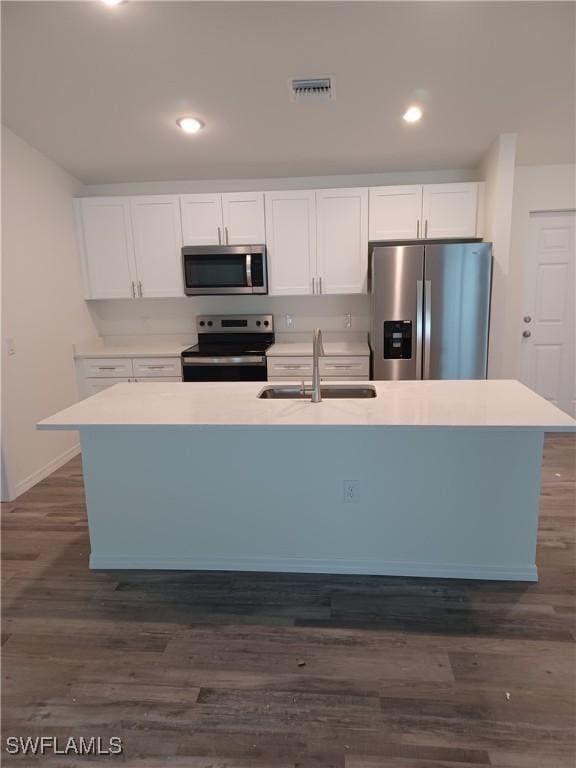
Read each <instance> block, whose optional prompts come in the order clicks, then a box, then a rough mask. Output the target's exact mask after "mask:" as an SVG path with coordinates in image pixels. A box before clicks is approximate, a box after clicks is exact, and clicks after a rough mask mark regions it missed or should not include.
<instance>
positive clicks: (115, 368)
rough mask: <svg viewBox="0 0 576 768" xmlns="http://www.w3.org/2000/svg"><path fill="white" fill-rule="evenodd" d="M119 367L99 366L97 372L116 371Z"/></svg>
mask: <svg viewBox="0 0 576 768" xmlns="http://www.w3.org/2000/svg"><path fill="white" fill-rule="evenodd" d="M120 367H121V366H118V365H99V366H98V370H99V371H116V370H117V369H118V368H120Z"/></svg>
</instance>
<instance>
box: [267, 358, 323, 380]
mask: <svg viewBox="0 0 576 768" xmlns="http://www.w3.org/2000/svg"><path fill="white" fill-rule="evenodd" d="M267 365H268V378H270V377H272V376H274V377H276V378H278V377H283V378H290V377H295V378H298V377H300V378H301V377H302V376H312V358H311V357H269V358H268V360H267Z"/></svg>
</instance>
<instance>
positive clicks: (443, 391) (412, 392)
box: [37, 380, 576, 432]
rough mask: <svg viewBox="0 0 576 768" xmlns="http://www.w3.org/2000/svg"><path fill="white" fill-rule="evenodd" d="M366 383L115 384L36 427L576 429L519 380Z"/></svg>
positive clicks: (572, 421) (569, 421) (563, 414)
mask: <svg viewBox="0 0 576 768" xmlns="http://www.w3.org/2000/svg"><path fill="white" fill-rule="evenodd" d="M292 384H293V383H292ZM346 384H348V385H349V384H350V382H346ZM366 384H369V385H371V386H374V387H375V389H376V392H377V396H376V397H375V398H370V399H362V400H360V399H359V400H355V399H354V400H353V399H339V400H337V399H325V400H323V401H322V402H321V403H311V402H310V400H263V399H259V398H258V394H259V393H260V391H261V390H262V389H263V388H264V387H266V386H270V384H269V383H267V382H223V383H216V382H209V383H200V382H198V383H196V382H195V383H139V384H116V385H115V386H113V387H110V388H108V389H106V390H104V391H103V392H100V393H98V394H97V395H94V396H92V397H89V398H87V399H86V400H82V401H80V402H79V403H76V404H75V405H73V406H71V407H70V408H66V409H65V410H63V411H60V412H59V413H57V414H55V415H54V416H50V417H49V418H46V419H44V420H43V421H41V422H39V424H38V425H37V426H38V428H39V429H45V430H53V429H62V430H71V429H83V428H93V427H94V428H98V427H139V426H142V427H150V426H157V427H188V428H193V427H208V426H219V427H225V426H254V427H258V426H262V427H270V426H298V427H318V426H326V427H328V426H342V427H350V426H362V427H391V428H400V427H412V428H425V427H433V428H480V429H482V428H489V429H531V430H536V431H541V432H574V431H576V421H575V420H574V419H572V418H571V417H570V416H568V415H567V414H566V413H564V412H563V411H561V410H559V409H558V408H556V406H554V405H552V404H551V403H549V402H548V401H546V400H545V399H544V398H542V397H540V396H539V395H537V394H536V393H535V392H533V391H531V390H530V389H528V387H525V386H524V385H523V384H520V383H519V382H518V381H511V380H488V381H371V382H366Z"/></svg>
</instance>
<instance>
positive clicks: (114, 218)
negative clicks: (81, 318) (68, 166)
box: [76, 197, 134, 299]
mask: <svg viewBox="0 0 576 768" xmlns="http://www.w3.org/2000/svg"><path fill="white" fill-rule="evenodd" d="M76 212H77V217H78V229H79V239H80V253H81V260H82V274H83V278H84V289H85V296H86V298H87V299H125V298H130V297H131V296H132V295H133V281H134V277H133V273H134V247H133V242H132V229H131V226H130V202H129V198H126V197H86V198H82V199H80V200H77V201H76Z"/></svg>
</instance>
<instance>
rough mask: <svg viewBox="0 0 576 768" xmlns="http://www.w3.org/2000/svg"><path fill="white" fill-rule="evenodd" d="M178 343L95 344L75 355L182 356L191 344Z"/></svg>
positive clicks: (79, 349)
mask: <svg viewBox="0 0 576 768" xmlns="http://www.w3.org/2000/svg"><path fill="white" fill-rule="evenodd" d="M191 343H192V342H190V343H188V344H178V343H166V344H162V343H146V341H142V342H134V343H133V344H122V345H118V346H116V345H94V346H83V347H79V348H77V349H76V350H75V352H74V357H75V358H76V359H77V360H79V359H82V358H91V357H95V358H99V357H102V358H113V357H180V353H181V352H182V351H183V350H184V349H188V347H189V346H191Z"/></svg>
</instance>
